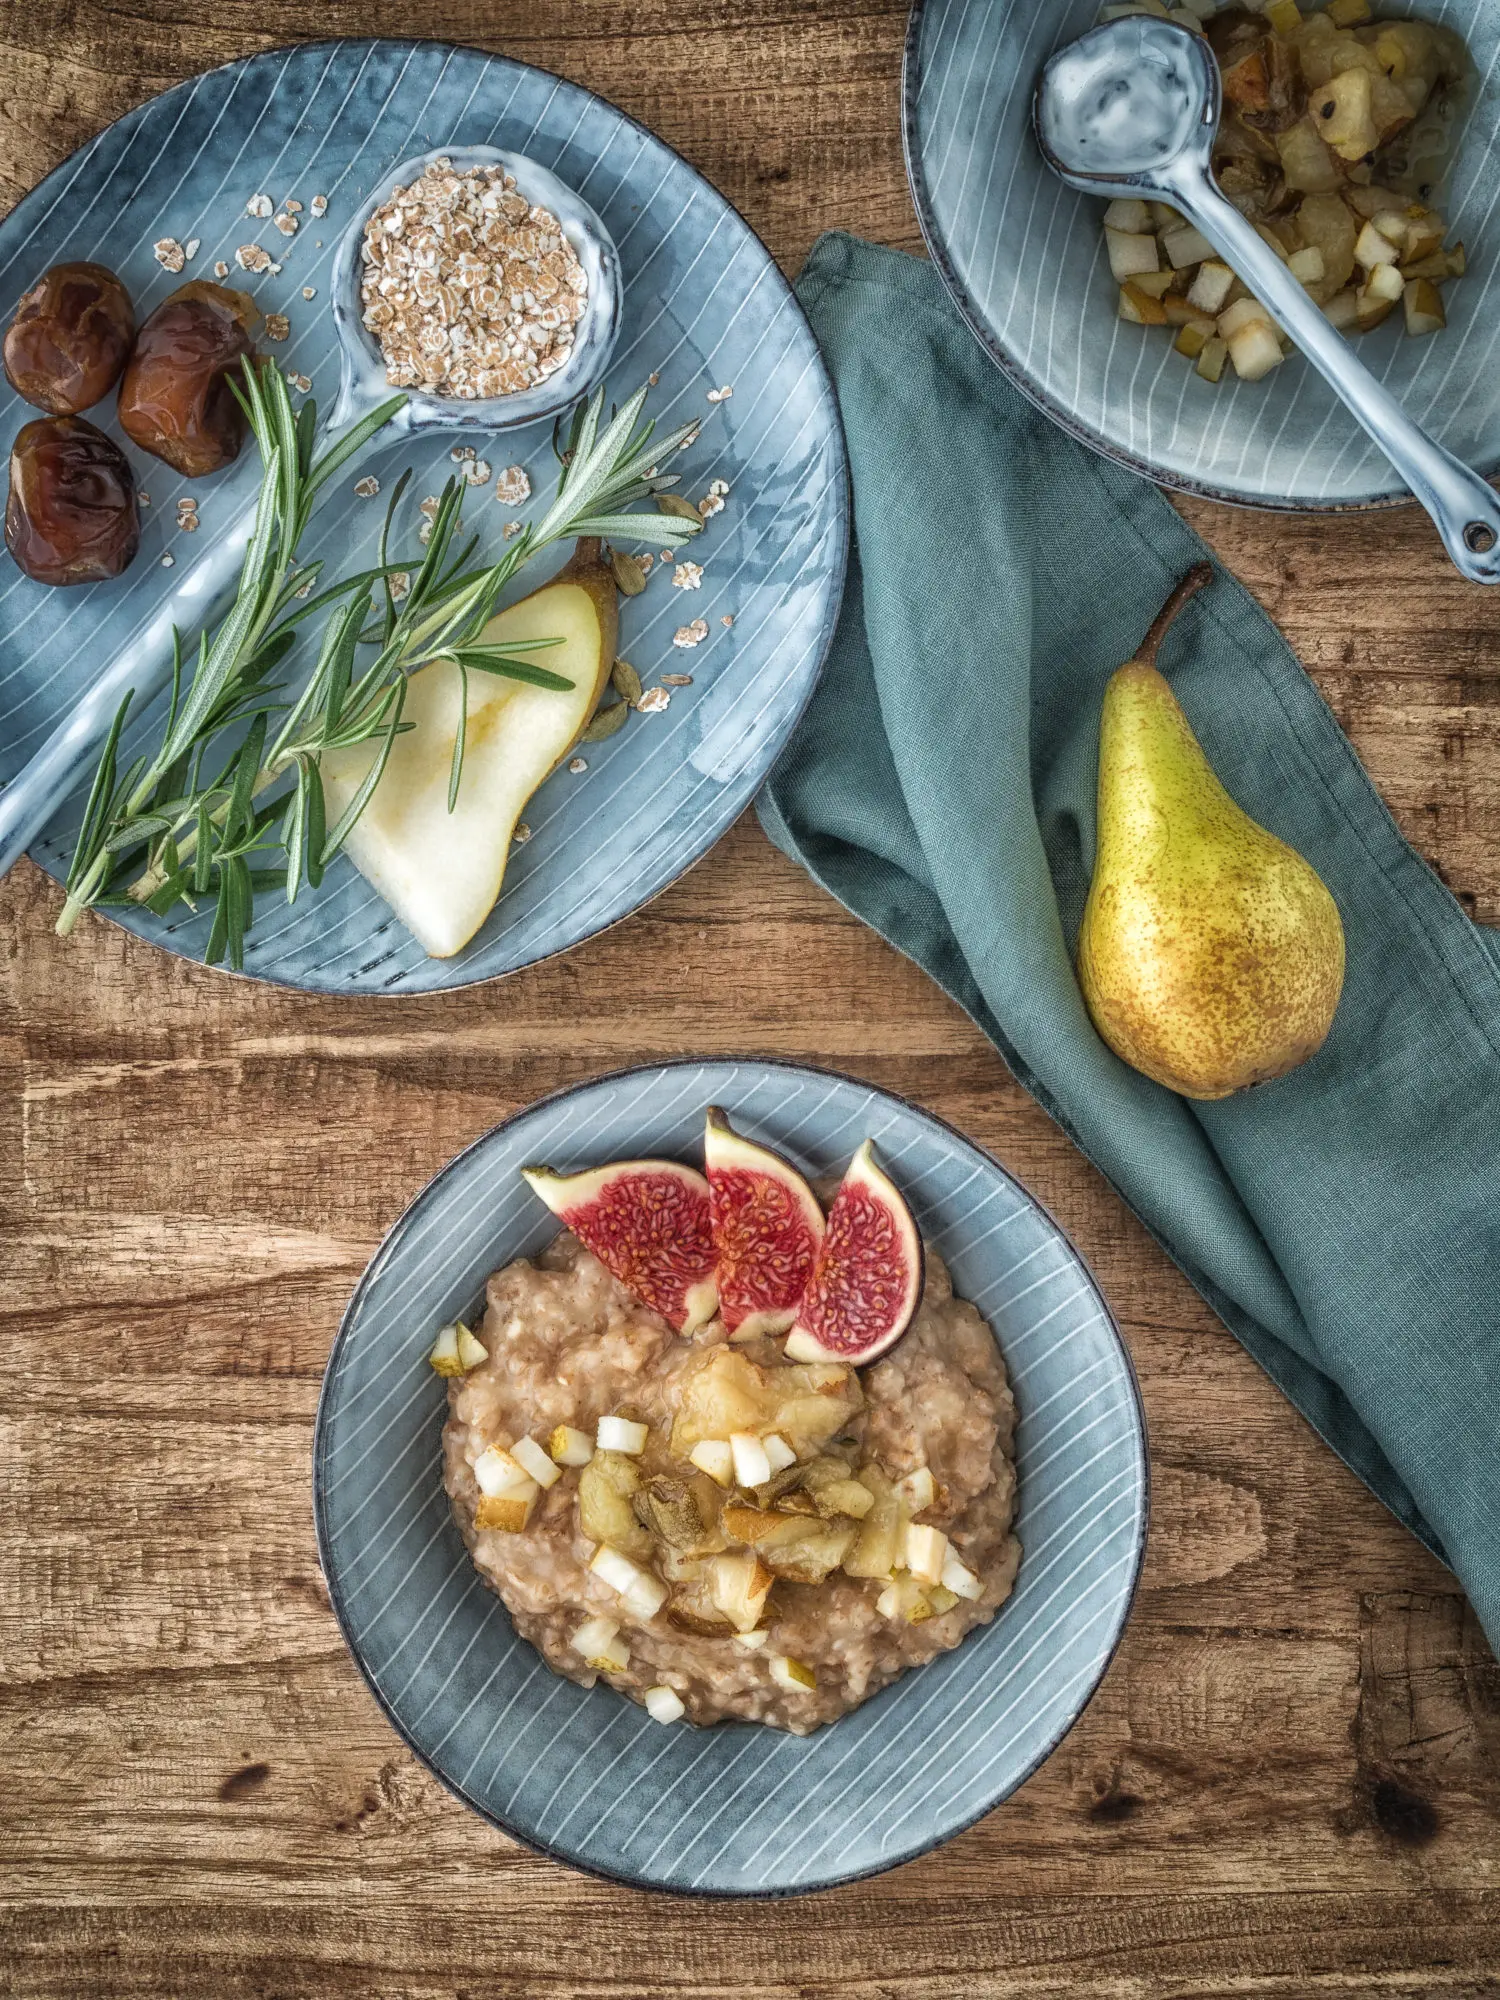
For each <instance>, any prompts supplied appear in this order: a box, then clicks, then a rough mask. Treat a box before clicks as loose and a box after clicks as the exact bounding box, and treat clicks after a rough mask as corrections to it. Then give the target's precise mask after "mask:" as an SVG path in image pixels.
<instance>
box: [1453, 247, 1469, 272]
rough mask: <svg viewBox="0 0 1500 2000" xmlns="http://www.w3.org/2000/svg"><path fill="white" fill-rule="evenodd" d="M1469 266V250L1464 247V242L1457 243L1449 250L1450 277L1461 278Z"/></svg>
mask: <svg viewBox="0 0 1500 2000" xmlns="http://www.w3.org/2000/svg"><path fill="white" fill-rule="evenodd" d="M1468 268H1469V257H1468V252H1467V251H1466V250H1465V249H1464V246H1463V245H1462V243H1455V244H1454V246H1453V248H1452V249H1451V250H1450V251H1449V252H1448V275H1449V277H1450V278H1461V277H1462V276H1463V275H1464V273H1465V272H1466V271H1467V270H1468Z"/></svg>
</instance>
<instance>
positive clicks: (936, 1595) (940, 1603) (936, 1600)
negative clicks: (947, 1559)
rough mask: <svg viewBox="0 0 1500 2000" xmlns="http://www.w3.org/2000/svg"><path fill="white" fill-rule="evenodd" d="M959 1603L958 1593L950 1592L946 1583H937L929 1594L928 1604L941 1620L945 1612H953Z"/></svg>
mask: <svg viewBox="0 0 1500 2000" xmlns="http://www.w3.org/2000/svg"><path fill="white" fill-rule="evenodd" d="M958 1601H959V1598H958V1592H957V1591H956V1590H950V1589H949V1588H948V1586H947V1585H946V1584H945V1583H935V1584H933V1585H932V1586H931V1588H930V1589H929V1590H928V1592H927V1602H928V1603H929V1604H930V1605H931V1606H932V1608H933V1611H934V1612H935V1613H936V1614H937V1616H938V1617H939V1618H941V1617H942V1615H943V1613H944V1612H945V1611H951V1610H952V1609H953V1607H954V1605H955V1604H957V1603H958Z"/></svg>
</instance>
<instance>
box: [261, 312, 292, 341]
mask: <svg viewBox="0 0 1500 2000" xmlns="http://www.w3.org/2000/svg"><path fill="white" fill-rule="evenodd" d="M291 330H292V323H291V321H290V320H289V319H288V318H287V316H286V314H285V313H267V314H266V327H265V333H266V339H267V340H285V339H286V337H287V335H288V334H289V333H290V332H291Z"/></svg>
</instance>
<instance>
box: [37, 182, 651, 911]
mask: <svg viewBox="0 0 1500 2000" xmlns="http://www.w3.org/2000/svg"><path fill="white" fill-rule="evenodd" d="M439 158H442V159H447V160H451V161H452V162H453V164H454V166H455V167H457V168H458V169H459V170H460V171H462V170H463V169H465V168H467V167H473V166H502V167H504V168H506V169H507V170H508V171H509V172H510V173H512V174H514V175H515V177H516V180H517V183H518V184H519V187H520V191H521V192H522V193H523V194H525V195H526V196H528V197H529V199H530V200H531V201H532V202H533V203H538V204H540V205H541V206H542V207H543V208H548V209H550V210H551V211H552V213H553V214H554V215H555V216H556V217H557V219H558V221H559V222H560V223H561V224H562V226H563V232H564V234H565V235H566V236H567V238H568V241H569V242H570V243H571V244H572V246H573V248H574V250H575V251H576V252H577V253H578V257H579V261H580V262H581V263H582V265H583V268H584V271H585V273H586V275H587V277H588V281H589V290H588V302H587V304H586V305H585V307H584V311H583V316H582V318H581V319H580V320H579V322H578V326H577V329H576V331H575V336H574V342H573V351H572V354H571V355H570V357H569V359H568V360H567V362H566V363H565V364H564V366H563V367H561V368H559V369H558V370H557V372H556V373H555V374H554V375H552V376H550V377H549V378H548V379H547V380H546V381H545V382H541V383H538V384H537V386H536V387H535V388H533V389H522V390H519V391H517V393H516V394H515V395H512V396H501V397H495V398H493V399H488V400H472V401H466V400H460V399H459V398H457V397H440V396H423V395H419V394H416V393H412V394H411V395H410V396H409V397H408V399H407V402H406V404H405V406H404V408H402V409H401V410H400V411H399V412H398V413H397V415H396V416H395V417H393V418H392V419H391V421H390V422H389V423H388V424H387V425H386V426H385V428H384V429H383V430H381V431H378V432H377V433H376V435H375V437H374V439H373V440H372V441H371V446H370V447H367V449H369V448H376V449H385V448H386V447H388V446H390V445H392V444H395V443H398V442H405V441H407V440H409V439H414V438H419V437H426V436H429V435H433V434H436V433H438V432H454V431H480V432H483V433H485V434H488V435H493V434H495V433H497V432H500V431H509V430H515V429H517V428H519V427H520V426H521V425H523V424H533V423H538V422H541V421H542V420H544V419H550V418H553V417H555V416H557V415H558V413H559V412H560V411H562V410H566V409H568V408H569V407H571V405H572V404H574V403H576V402H577V401H578V400H579V399H580V398H581V397H583V396H586V395H587V394H588V393H589V392H590V391H591V390H592V389H594V388H595V387H597V385H598V383H599V381H600V379H601V378H602V376H603V374H604V371H605V369H606V368H607V367H608V365H609V359H610V355H611V353H612V352H613V350H614V344H615V338H616V336H617V334H618V333H619V330H620V266H619V259H618V257H617V256H616V253H615V247H614V244H613V243H612V242H611V241H610V238H609V236H608V234H607V232H606V231H605V228H604V225H603V223H602V222H601V221H600V220H599V218H598V216H597V215H595V213H594V211H593V210H592V209H591V208H590V207H589V206H588V204H587V203H586V202H583V201H581V200H580V199H579V198H578V196H577V195H576V194H574V193H573V191H572V190H571V188H568V187H565V186H564V184H563V183H562V182H561V181H560V180H558V179H557V177H556V175H555V174H551V173H549V172H548V171H547V170H546V168H545V167H539V166H537V165H536V164H535V162H534V161H531V160H526V159H522V158H521V157H520V156H519V155H517V154H514V153H502V152H498V151H496V149H495V148H494V147H493V146H467V147H465V146H445V147H442V148H440V149H439V151H437V152H432V153H424V154H422V155H421V156H420V158H417V159H413V160H404V161H403V162H402V163H401V165H400V166H398V167H394V168H392V169H391V171H390V172H389V173H388V174H385V175H383V176H382V177H381V180H380V183H379V185H378V187H377V188H376V190H375V192H374V193H373V194H371V196H370V197H369V199H368V200H367V201H366V202H365V203H364V205H363V206H362V207H361V209H360V211H359V213H358V214H357V215H356V216H355V217H354V219H353V220H352V221H351V222H350V224H349V226H348V228H347V229H346V230H345V231H344V234H343V236H342V237H341V238H340V240H339V244H338V248H337V250H336V251H335V253H334V260H333V272H332V282H331V285H330V288H329V296H330V300H331V305H332V312H333V320H334V329H335V331H336V333H337V335H338V342H339V394H338V400H337V402H336V403H335V405H334V408H333V411H332V413H331V414H330V416H329V417H328V418H327V420H326V421H325V422H324V424H323V425H322V427H321V429H320V431H319V435H318V440H317V444H316V446H315V448H314V449H315V452H317V451H321V450H323V449H324V448H325V447H326V446H327V444H328V443H329V441H330V439H331V437H332V434H333V433H334V432H335V431H343V430H345V429H347V428H348V426H349V425H350V424H353V423H357V422H358V421H359V419H360V418H361V417H365V416H368V415H369V414H370V412H371V411H373V410H375V409H376V408H378V407H379V405H380V404H381V403H383V402H386V401H388V400H389V398H390V396H391V394H392V391H391V388H390V386H389V384H388V383H387V381H386V379H385V363H384V360H383V358H382V356H381V352H380V348H379V346H378V344H377V343H376V341H375V339H374V337H373V336H372V335H371V334H370V333H368V332H367V331H366V329H365V327H364V325H363V323H362V320H361V317H360V303H359V285H360V272H361V268H362V264H361V258H360V246H361V244H362V242H363V240H364V227H365V222H366V220H367V219H368V218H369V216H370V215H371V214H372V213H373V211H374V210H375V209H376V208H378V207H379V206H380V204H381V203H382V202H383V201H384V200H385V198H386V196H387V195H388V194H389V192H390V190H391V189H392V188H393V187H395V186H396V185H397V183H398V182H399V183H402V184H409V183H410V182H412V181H413V180H415V179H416V178H417V177H418V176H419V175H420V174H421V172H422V170H423V168H424V167H425V166H426V165H427V164H428V162H429V161H431V160H435V159H439ZM353 463H354V460H352V459H351V460H350V461H349V466H346V467H345V468H344V470H343V471H342V472H341V473H340V482H341V483H342V482H343V481H344V480H345V479H346V478H347V475H348V471H349V467H350V466H352V465H353ZM254 514H255V505H254V499H253V498H252V499H251V501H250V503H249V504H248V505H247V506H246V507H245V508H244V509H243V511H242V512H241V513H240V514H239V516H238V517H237V518H236V519H235V520H233V521H231V522H230V523H228V524H227V525H226V527H225V528H224V529H223V531H222V532H221V533H220V534H218V535H217V536H216V537H215V538H214V540H213V541H212V542H211V543H210V544H209V545H208V547H207V548H206V549H205V550H204V551H203V554H202V555H201V556H199V558H198V560H197V561H196V562H195V563H194V564H193V566H192V567H191V568H190V569H188V570H187V571H186V572H185V574H184V575H183V576H182V577H181V579H180V580H179V581H178V582H177V584H176V585H175V587H174V588H173V590H172V591H171V592H170V594H169V595H168V596H167V597H165V598H164V599H163V600H162V601H161V602H160V603H159V604H158V605H157V607H156V608H155V610H154V611H153V612H152V613H151V615H150V617H149V618H148V619H147V620H146V621H145V622H144V623H142V624H141V625H139V626H138V627H137V628H136V630H135V631H134V632H133V633H131V635H130V636H129V638H128V639H127V640H126V642H125V644H124V645H123V646H122V648H121V650H120V651H119V653H117V654H116V655H115V657H114V659H113V660H112V661H111V662H110V664H109V665H108V666H107V667H106V668H105V669H104V671H103V673H101V674H100V676H99V678H98V679H97V680H96V681H95V682H94V683H93V685H92V686H91V687H90V688H89V689H88V691H87V693H85V694H83V695H81V696H80V697H79V699H78V700H77V701H75V702H74V703H73V705H72V707H71V709H70V710H69V711H68V714H67V718H66V720H65V721H63V722H61V723H60V724H59V725H58V727H57V728H56V729H54V730H53V732H52V734H51V735H50V736H49V737H48V738H47V740H46V742H45V743H43V745H42V747H41V748H40V749H39V750H38V751H37V752H36V754H35V755H34V756H33V757H32V758H31V760H30V762H29V763H27V764H25V765H24V766H23V767H22V769H21V770H20V771H19V772H18V773H17V775H16V777H15V780H14V781H13V783H11V784H9V785H7V786H6V788H5V790H4V791H3V792H0V875H4V874H5V872H6V871H7V870H8V869H9V868H10V866H11V865H12V863H13V862H14V861H15V860H16V859H17V858H18V857H19V856H20V855H22V854H24V853H25V851H26V849H27V848H28V847H29V846H30V845H31V843H32V842H33V841H34V840H35V839H36V838H37V836H38V835H39V834H40V833H41V832H42V830H43V828H44V827H45V826H46V825H47V822H48V821H49V820H50V819H51V818H52V815H53V814H54V813H55V812H56V811H57V809H58V807H59V806H61V805H62V803H63V801H64V800H65V799H67V798H68V797H69V796H70V795H71V793H72V792H73V791H74V790H75V789H76V788H77V787H78V786H79V785H80V784H81V783H82V782H83V781H84V780H85V779H86V778H88V777H89V776H90V775H91V774H92V770H93V767H94V764H95V762H96V760H97V758H98V755H99V752H100V750H101V748H102V747H103V744H104V739H105V737H106V736H107V735H108V733H109V728H110V725H111V723H112V722H113V721H114V718H115V714H116V711H117V710H118V708H119V706H120V703H121V702H122V701H123V700H124V698H125V696H126V695H127V694H128V693H131V692H132V691H133V692H134V696H135V701H134V703H133V712H134V711H136V710H138V709H139V708H141V707H143V706H144V705H145V704H146V702H148V701H149V700H150V699H151V697H152V696H153V695H154V694H155V693H156V692H157V691H158V690H159V689H160V688H163V687H165V685H166V684H167V681H168V679H169V678H170V674H171V664H172V632H173V628H174V627H176V628H177V629H178V630H179V631H181V632H182V634H183V635H184V638H185V639H186V640H188V641H190V642H192V643H194V644H195V643H196V635H197V633H198V632H199V631H200V630H201V629H202V628H203V627H204V626H205V625H206V624H210V623H211V622H212V621H213V619H214V617H215V615H216V614H217V613H218V612H219V611H220V610H221V609H222V608H223V607H224V605H225V603H226V601H227V599H228V598H229V596H230V595H231V593H232V592H233V589H234V586H235V584H236V582H237V581H238V578H239V573H240V568H241V565H242V564H243V561H244V556H245V548H246V545H247V543H248V542H249V539H250V530H251V526H252V524H253V521H254ZM103 587H104V588H107V586H103Z"/></svg>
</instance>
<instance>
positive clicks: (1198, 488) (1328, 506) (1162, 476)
mask: <svg viewBox="0 0 1500 2000" xmlns="http://www.w3.org/2000/svg"><path fill="white" fill-rule="evenodd" d="M928 5H929V0H911V12H910V14H909V15H908V16H907V22H906V39H905V42H904V44H903V47H902V52H901V151H902V154H903V155H904V157H905V161H906V180H907V187H908V189H909V191H910V193H911V199H912V206H913V208H914V209H915V210H916V212H917V226H918V227H919V228H920V230H921V232H922V241H923V243H924V244H925V245H926V248H927V254H928V256H929V257H930V259H931V260H932V263H933V266H934V268H935V269H936V270H937V272H938V275H939V276H940V277H941V278H942V281H943V284H944V285H945V287H946V288H947V291H948V293H949V296H950V297H951V298H952V300H953V303H954V304H955V305H956V306H957V308H958V310H959V314H960V316H961V317H962V319H963V321H964V324H965V325H966V326H967V327H968V329H969V331H970V332H971V333H972V334H973V335H974V337H975V339H976V340H977V341H978V342H979V344H980V345H981V347H983V349H984V351H985V353H986V354H988V355H989V357H990V359H991V361H993V362H994V363H995V365H996V367H997V368H998V369H999V370H1000V372H1001V373H1002V374H1003V375H1004V376H1005V378H1006V380H1007V381H1008V382H1009V383H1010V384H1011V385H1012V387H1013V388H1016V389H1019V390H1020V392H1021V394H1022V395H1023V396H1024V397H1025V398H1026V400H1027V402H1028V403H1031V404H1032V405H1033V406H1034V407H1035V408H1036V409H1038V410H1040V411H1041V412H1042V415H1043V416H1045V417H1048V418H1050V419H1051V421H1052V422H1053V423H1054V424H1056V425H1057V427H1058V429H1059V430H1063V431H1066V432H1067V434H1068V436H1069V437H1071V438H1076V439H1077V441H1078V442H1079V443H1080V444H1083V445H1087V446H1088V448H1089V450H1090V451H1093V452H1097V453H1098V455H1099V456H1100V457H1101V458H1107V459H1109V460H1110V461H1111V462H1112V463H1113V464H1115V465H1122V466H1124V468H1125V470H1126V471H1127V472H1133V473H1135V474H1136V475H1137V476H1138V477H1139V478H1141V479H1148V480H1150V482H1151V483H1152V485H1154V486H1169V487H1171V489H1172V490H1173V491H1174V492H1176V493H1191V494H1193V495H1194V496H1195V497H1196V498H1197V499H1200V500H1215V501H1217V502H1218V503H1219V504H1220V505H1221V506H1224V507H1242V508H1245V509H1246V510H1248V511H1251V512H1254V513H1258V514H1329V515H1338V514H1383V513H1388V512H1390V511H1391V510H1392V509H1393V508H1397V507H1415V506H1417V505H1418V501H1417V497H1416V495H1415V494H1414V493H1412V492H1410V491H1409V490H1408V489H1407V488H1405V487H1402V488H1401V489H1400V490H1399V491H1395V492H1388V493H1378V494H1372V495H1371V496H1369V497H1368V498H1366V499H1362V500H1300V499H1296V498H1293V497H1291V496H1287V495H1278V496H1275V497H1267V496H1266V495H1264V494H1256V493H1244V492H1240V491H1238V490H1237V489H1235V488H1233V487H1227V486H1216V485H1214V484H1212V483H1211V482H1210V481H1208V480H1206V479H1195V478H1194V477H1193V476H1192V475H1191V474H1189V473H1185V472H1177V471H1175V470H1173V469H1171V468H1170V467H1166V466H1159V465H1153V464H1152V463H1151V462H1150V461H1149V460H1148V459H1145V458H1142V457H1140V456H1139V454H1137V453H1135V452H1131V451H1127V450H1126V449H1125V447H1124V446H1123V445H1118V444H1116V443H1115V442H1114V440H1113V439H1111V438H1107V437H1106V436H1105V435H1104V433H1103V432H1102V431H1096V430H1095V429H1094V428H1093V427H1092V425H1090V424H1086V423H1084V422H1083V420H1082V419H1081V418H1080V417H1077V416H1075V415H1074V413H1073V412H1072V411H1071V410H1069V409H1067V408H1065V406H1064V405H1063V404H1061V403H1059V402H1058V401H1057V400H1056V399H1055V398H1054V397H1053V396H1051V395H1049V393H1048V392H1047V390H1045V389H1044V388H1043V387H1042V385H1041V384H1040V382H1037V381H1035V380H1034V379H1033V378H1032V377H1031V376H1030V375H1029V374H1028V373H1027V372H1026V370H1025V369H1024V368H1023V367H1022V366H1021V364H1020V362H1018V361H1017V360H1016V359H1015V358H1014V356H1013V355H1012V354H1011V353H1010V352H1009V350H1008V349H1007V348H1006V347H1004V346H1003V345H1002V343H1001V342H1000V341H999V340H998V339H997V338H996V336H995V333H994V331H993V329H992V328H991V327H990V325H989V323H988V321H987V320H986V319H985V317H984V315H983V314H982V313H981V312H980V310H979V306H978V304H977V302H976V301H975V300H974V298H973V297H972V295H971V294H970V292H969V290H968V288H967V287H966V286H965V284H964V282H963V280H962V279H961V278H960V277H959V275H958V272H957V270H956V269H955V267H954V265H953V262H952V259H951V258H950V256H949V254H948V247H947V243H946V240H945V238H944V237H943V235H942V232H941V230H940V229H939V227H938V221H937V215H936V213H935V210H934V208H933V202H932V193H931V190H930V189H929V187H928V185H927V177H926V175H925V173H924V172H923V169H922V146H921V132H920V129H919V127H918V122H917V98H918V96H919V94H920V92H921V88H922V57H921V39H922V23H923V20H924V18H925V17H926V14H927V10H928ZM1027 102H1028V104H1029V102H1030V99H1029V98H1028V100H1027ZM1475 470H1476V471H1479V472H1480V473H1481V476H1482V477H1484V478H1486V479H1489V478H1493V477H1494V475H1495V471H1496V465H1495V464H1491V465H1490V466H1489V467H1488V468H1487V469H1486V468H1483V467H1480V466H1477V465H1476V467H1475ZM1392 476H1393V477H1394V473H1393V475H1392Z"/></svg>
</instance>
